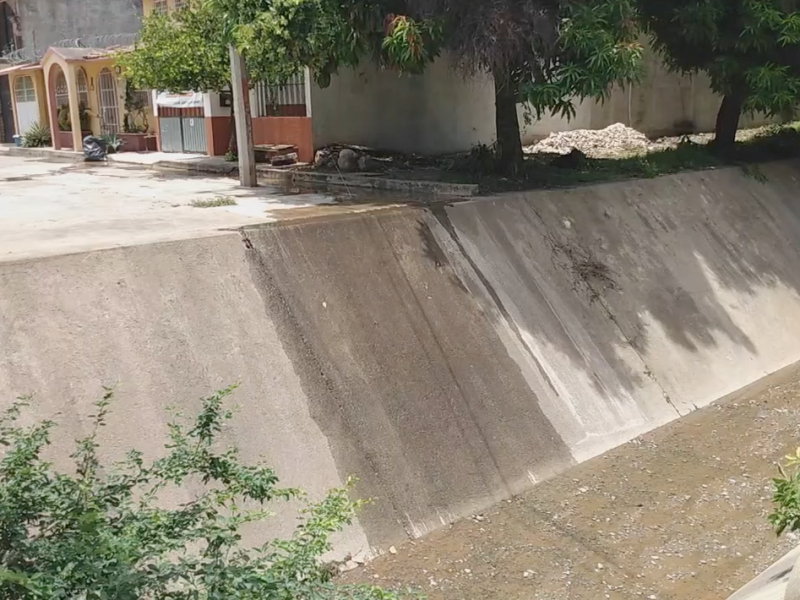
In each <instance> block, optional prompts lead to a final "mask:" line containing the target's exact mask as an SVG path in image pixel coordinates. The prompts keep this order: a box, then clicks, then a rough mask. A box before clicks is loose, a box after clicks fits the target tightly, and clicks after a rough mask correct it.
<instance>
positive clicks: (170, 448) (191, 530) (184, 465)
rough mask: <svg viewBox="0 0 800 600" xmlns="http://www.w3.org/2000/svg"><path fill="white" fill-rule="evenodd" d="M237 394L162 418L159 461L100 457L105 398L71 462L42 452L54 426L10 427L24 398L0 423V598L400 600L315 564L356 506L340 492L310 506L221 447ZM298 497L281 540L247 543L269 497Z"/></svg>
mask: <svg viewBox="0 0 800 600" xmlns="http://www.w3.org/2000/svg"><path fill="white" fill-rule="evenodd" d="M230 392H231V389H228V390H224V391H222V392H218V393H217V394H214V395H213V396H211V397H209V398H206V399H204V400H203V401H202V407H201V410H200V412H199V414H198V415H197V417H196V418H195V419H194V421H193V422H188V423H185V422H183V420H181V419H179V418H176V419H175V420H174V421H172V422H171V423H170V425H169V441H168V442H167V443H166V445H165V447H164V449H165V452H164V455H163V456H162V457H160V458H157V459H155V460H152V461H147V460H145V459H144V456H143V454H142V452H140V451H138V450H131V451H130V452H129V453H128V454H127V457H126V458H125V459H124V460H123V461H121V462H119V463H114V464H103V463H102V462H101V459H100V456H99V452H98V451H99V448H98V430H99V429H100V428H101V427H103V426H104V425H105V423H106V419H107V416H108V406H109V402H110V400H111V393H110V392H109V393H107V394H106V395H105V397H104V398H103V399H102V400H101V401H99V402H98V403H97V404H96V409H97V412H96V415H95V416H94V425H95V426H94V429H93V431H92V433H90V434H89V435H88V436H87V437H85V438H83V439H80V440H78V441H77V444H76V447H75V451H74V452H73V454H72V455H71V457H72V459H73V460H74V469H72V470H70V471H68V472H61V471H56V470H55V469H54V467H53V465H52V464H51V463H50V462H48V461H46V460H45V459H44V458H43V457H42V455H43V453H44V451H45V450H46V448H47V447H48V446H49V445H50V436H51V432H52V430H53V428H54V426H55V425H54V423H53V422H51V421H45V422H43V423H39V424H37V425H34V426H31V427H23V426H21V425H20V424H19V423H18V419H19V417H20V415H21V411H22V408H23V407H24V403H22V402H18V403H16V404H14V405H13V407H12V408H11V409H9V410H8V411H6V412H5V414H4V415H3V416H2V418H0V444H2V446H4V447H5V452H4V454H3V455H2V458H0V600H75V599H76V598H80V599H82V600H108V599H109V598H114V599H115V600H141V599H142V598H161V599H166V600H198V599H202V600H293V599H304V600H340V599H342V600H343V599H345V598H348V599H351V600H397V599H398V598H399V595H397V594H394V593H390V592H387V591H384V590H381V589H378V588H372V587H360V586H336V585H334V584H333V583H332V582H331V571H330V570H329V569H328V568H326V567H325V565H323V564H322V563H321V562H320V558H321V556H322V555H323V554H324V553H325V552H327V551H328V550H329V549H330V542H329V536H330V535H331V534H332V533H334V532H337V531H340V530H341V529H342V528H343V527H345V526H347V525H348V524H350V522H351V520H352V519H353V517H354V515H355V512H356V510H357V509H358V508H359V506H360V503H358V502H352V501H351V500H350V499H349V498H348V490H347V489H338V490H333V491H332V492H330V493H329V494H328V495H327V496H326V497H325V498H324V499H323V500H322V501H320V502H318V503H311V502H309V501H308V500H307V499H306V498H305V497H304V496H303V494H302V493H301V492H300V491H299V490H296V489H291V488H284V487H281V486H280V485H279V481H278V477H277V476H276V474H275V472H274V471H273V470H272V469H271V468H269V467H267V466H265V465H261V464H255V465H248V464H243V463H242V462H241V461H240V459H239V455H238V453H237V451H236V449H234V448H228V449H225V450H222V451H216V450H215V448H216V447H217V446H218V444H217V443H216V438H217V436H218V435H219V434H220V432H221V431H222V430H223V426H224V424H225V422H226V421H227V420H228V419H230V418H231V413H230V412H229V411H227V410H226V409H225V408H224V407H223V401H224V399H225V398H226V396H228V394H229V393H230ZM188 482H191V483H192V486H193V489H196V487H197V484H198V483H199V482H202V484H204V485H203V486H202V489H201V491H200V492H199V494H197V496H196V497H195V498H194V499H193V500H190V501H188V502H185V503H183V504H180V505H178V506H176V507H174V508H168V507H167V505H166V504H164V503H162V502H160V499H162V498H164V495H165V494H169V493H176V492H177V493H180V492H181V488H182V487H183V486H184V485H185V484H187V483H188ZM284 500H297V501H301V502H303V503H304V504H305V508H304V509H303V510H302V511H301V515H300V523H299V525H298V526H297V528H296V530H295V532H294V534H293V535H292V536H291V537H290V538H289V539H276V540H272V541H270V542H268V543H266V544H264V545H262V546H260V547H256V548H248V547H245V546H244V545H243V544H242V529H243V528H244V527H245V526H247V525H248V524H250V523H254V522H258V521H262V520H264V519H266V518H268V517H269V515H270V513H269V511H268V510H267V505H268V503H270V502H273V501H284Z"/></svg>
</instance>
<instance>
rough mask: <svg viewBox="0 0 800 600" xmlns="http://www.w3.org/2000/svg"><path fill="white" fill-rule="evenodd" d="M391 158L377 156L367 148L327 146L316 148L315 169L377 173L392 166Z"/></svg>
mask: <svg viewBox="0 0 800 600" xmlns="http://www.w3.org/2000/svg"><path fill="white" fill-rule="evenodd" d="M392 162H393V161H392V159H391V158H377V157H375V156H373V155H372V154H371V153H368V149H367V148H360V147H357V146H350V147H347V146H329V147H327V148H322V149H321V150H317V154H316V156H315V157H314V168H315V169H330V170H334V171H339V172H341V173H359V172H361V173H379V172H382V171H385V170H387V169H388V168H389V167H391V166H392Z"/></svg>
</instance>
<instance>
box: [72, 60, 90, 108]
mask: <svg viewBox="0 0 800 600" xmlns="http://www.w3.org/2000/svg"><path fill="white" fill-rule="evenodd" d="M75 86H76V87H77V88H78V102H79V103H80V104H81V105H82V106H83V107H84V108H88V107H89V84H88V83H87V82H86V71H84V70H83V69H80V68H79V69H78V70H77V72H76V73H75Z"/></svg>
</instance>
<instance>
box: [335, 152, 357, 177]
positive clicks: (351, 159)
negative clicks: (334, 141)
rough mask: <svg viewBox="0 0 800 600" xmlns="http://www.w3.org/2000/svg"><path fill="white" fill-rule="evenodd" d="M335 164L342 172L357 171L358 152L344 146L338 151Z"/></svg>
mask: <svg viewBox="0 0 800 600" xmlns="http://www.w3.org/2000/svg"><path fill="white" fill-rule="evenodd" d="M336 165H337V166H338V167H339V170H340V171H342V172H343V173H355V172H356V171H358V152H356V151H355V150H351V149H350V148H344V149H342V150H341V151H340V152H339V158H338V159H337V160H336Z"/></svg>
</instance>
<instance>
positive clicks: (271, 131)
mask: <svg viewBox="0 0 800 600" xmlns="http://www.w3.org/2000/svg"><path fill="white" fill-rule="evenodd" d="M183 4H184V0H143V11H144V14H145V15H148V14H150V13H151V12H152V11H154V10H158V11H168V10H175V9H177V8H180V7H181V6H182V5H183ZM310 92H311V85H310V78H309V74H308V72H307V70H306V72H303V73H300V74H299V75H298V76H296V77H294V78H293V79H291V80H290V81H288V82H286V83H285V84H284V85H282V86H279V87H275V86H268V85H267V84H265V83H256V84H255V85H254V86H252V89H251V90H250V110H251V118H252V126H253V143H254V144H256V145H267V144H291V145H294V146H296V147H297V152H298V157H299V159H300V160H301V161H311V160H313V158H314V140H313V136H312V130H311V122H312V120H311V110H310V108H311V103H310V97H309V94H310ZM231 105H232V98H231V95H230V94H225V93H223V94H218V93H215V92H206V93H201V94H184V95H172V94H157V95H155V97H154V109H153V110H154V116H155V117H156V122H157V124H158V125H157V134H158V147H159V150H161V151H162V152H205V153H206V154H208V155H210V156H223V155H225V154H226V153H227V151H228V147H229V142H230V139H231V134H232V131H231V110H232V108H231Z"/></svg>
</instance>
